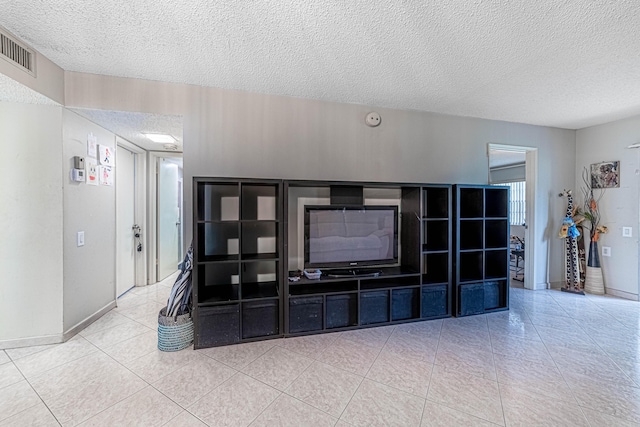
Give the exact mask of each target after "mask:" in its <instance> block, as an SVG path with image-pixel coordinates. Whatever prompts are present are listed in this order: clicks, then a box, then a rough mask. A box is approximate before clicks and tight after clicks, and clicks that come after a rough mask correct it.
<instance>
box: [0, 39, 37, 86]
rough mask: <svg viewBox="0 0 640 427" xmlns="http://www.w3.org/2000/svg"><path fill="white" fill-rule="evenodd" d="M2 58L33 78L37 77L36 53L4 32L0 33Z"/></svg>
mask: <svg viewBox="0 0 640 427" xmlns="http://www.w3.org/2000/svg"><path fill="white" fill-rule="evenodd" d="M0 57H1V58H4V59H6V60H7V61H9V62H11V63H12V64H13V65H15V66H17V67H18V68H20V69H21V70H23V71H25V72H27V73H29V74H31V75H32V76H35V75H36V72H35V69H36V67H35V65H36V64H35V53H34V52H33V51H32V50H31V49H29V48H27V47H25V46H24V45H23V44H22V43H20V42H18V41H17V40H16V39H15V38H13V37H12V36H10V35H8V34H7V33H6V32H4V31H0Z"/></svg>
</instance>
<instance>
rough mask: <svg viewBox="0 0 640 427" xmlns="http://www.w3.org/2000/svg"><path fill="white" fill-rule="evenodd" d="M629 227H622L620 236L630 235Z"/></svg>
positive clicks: (630, 229)
mask: <svg viewBox="0 0 640 427" xmlns="http://www.w3.org/2000/svg"><path fill="white" fill-rule="evenodd" d="M632 235H633V234H632V228H631V227H622V237H632Z"/></svg>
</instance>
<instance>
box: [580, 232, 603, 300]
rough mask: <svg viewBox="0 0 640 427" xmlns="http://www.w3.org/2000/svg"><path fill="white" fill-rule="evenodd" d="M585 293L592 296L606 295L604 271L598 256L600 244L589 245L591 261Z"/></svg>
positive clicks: (589, 260)
mask: <svg viewBox="0 0 640 427" xmlns="http://www.w3.org/2000/svg"><path fill="white" fill-rule="evenodd" d="M584 291H585V292H588V293H590V294H595V295H604V281H603V280H602V269H601V267H600V256H599V254H598V242H591V243H590V244H589V259H588V261H587V272H586V275H585V279H584Z"/></svg>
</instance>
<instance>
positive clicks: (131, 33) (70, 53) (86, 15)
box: [0, 0, 640, 129]
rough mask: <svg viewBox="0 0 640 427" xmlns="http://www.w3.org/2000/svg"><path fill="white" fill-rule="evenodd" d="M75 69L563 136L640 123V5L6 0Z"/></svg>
mask: <svg viewBox="0 0 640 427" xmlns="http://www.w3.org/2000/svg"><path fill="white" fill-rule="evenodd" d="M0 10H2V14H1V15H0V25H1V26H4V27H5V28H7V29H8V30H9V31H11V32H13V33H14V34H15V35H17V36H18V37H20V38H22V39H23V40H24V41H26V42H27V43H28V44H30V45H31V46H33V47H34V48H36V49H37V50H38V51H40V52H41V53H43V54H44V55H45V56H47V57H48V58H49V59H51V60H53V61H54V62H55V63H57V64H58V65H59V66H61V67H62V68H64V69H65V70H71V71H79V72H87V73H96V74H107V75H115V76H124V77H135V78H143V79H151V80H161V81H170V82H181V83H190V84H196V85H204V86H214V87H220V88H230V89H239V90H246V91H251V92H259V93H267V94H278V95H289V96H295V97H302V98H311V99H320V100H328V101H337V102H347V103H357V104H364V105H369V106H379V107H389V108H399V109H413V110H422V111H433V112H439V113H445V114H454V115H461V116H472V117H481V118H488V119H497V120H506V121H512V122H521V123H531V124H536V125H545V126H555V127H562V128H570V129H576V128H582V127H586V126H591V125H595V124H599V123H603V122H607V121H611V120H615V119H619V118H624V117H628V116H631V115H635V114H640V37H638V28H640V6H639V4H638V0H616V1H605V0H599V1H591V0H563V1H558V0H535V1H513V2H508V1H504V0H424V1H418V0H416V1H406V0H405V1H401V0H390V1H384V2H375V1H361V0H354V1H339V2H338V1H331V0H306V1H299V2H291V1H277V0H274V1H231V0H226V1H225V0H172V1H170V2H169V1H158V0H136V1H131V0H109V1H86V0H47V1H29V2H25V1H20V0H0Z"/></svg>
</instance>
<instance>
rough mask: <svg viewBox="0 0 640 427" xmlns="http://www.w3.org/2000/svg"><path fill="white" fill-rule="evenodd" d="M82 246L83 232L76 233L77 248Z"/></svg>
mask: <svg viewBox="0 0 640 427" xmlns="http://www.w3.org/2000/svg"><path fill="white" fill-rule="evenodd" d="M80 246H84V231H78V247H80Z"/></svg>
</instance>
